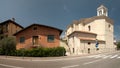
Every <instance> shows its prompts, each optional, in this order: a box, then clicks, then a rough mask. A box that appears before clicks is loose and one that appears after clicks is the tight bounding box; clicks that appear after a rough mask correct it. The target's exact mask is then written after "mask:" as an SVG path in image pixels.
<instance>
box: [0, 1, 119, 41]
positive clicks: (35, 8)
mask: <svg viewBox="0 0 120 68" xmlns="http://www.w3.org/2000/svg"><path fill="white" fill-rule="evenodd" d="M101 4H103V5H105V6H106V7H107V8H108V11H109V14H108V15H109V17H110V18H111V19H113V20H114V27H115V29H114V30H115V31H114V34H115V37H116V39H117V40H120V0H0V22H2V21H5V20H8V19H11V18H13V17H14V18H15V21H16V22H17V23H19V24H20V25H22V26H24V27H26V26H28V25H30V24H32V23H38V24H44V25H49V26H53V27H57V28H60V29H62V30H65V29H66V27H67V25H69V24H70V23H72V21H73V20H79V19H81V18H88V17H92V16H96V15H97V14H96V9H97V7H98V6H100V5H101Z"/></svg>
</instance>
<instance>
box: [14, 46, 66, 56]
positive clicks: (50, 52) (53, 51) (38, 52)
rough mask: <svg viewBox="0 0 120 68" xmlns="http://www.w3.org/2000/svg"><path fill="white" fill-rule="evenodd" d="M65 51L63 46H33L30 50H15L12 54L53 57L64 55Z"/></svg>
mask: <svg viewBox="0 0 120 68" xmlns="http://www.w3.org/2000/svg"><path fill="white" fill-rule="evenodd" d="M65 53H66V51H65V48H63V47H56V48H41V47H40V48H34V49H30V50H23V49H21V50H16V51H15V53H14V54H12V55H13V56H27V57H54V56H64V55H65Z"/></svg>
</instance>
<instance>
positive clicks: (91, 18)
mask: <svg viewBox="0 0 120 68" xmlns="http://www.w3.org/2000/svg"><path fill="white" fill-rule="evenodd" d="M98 19H105V20H106V21H107V22H108V23H111V24H113V20H112V19H110V18H109V17H107V16H93V17H90V18H83V19H80V20H74V21H73V22H72V24H70V25H68V27H67V28H69V27H70V26H72V25H73V24H79V23H83V24H87V23H91V22H92V21H95V20H98Z"/></svg>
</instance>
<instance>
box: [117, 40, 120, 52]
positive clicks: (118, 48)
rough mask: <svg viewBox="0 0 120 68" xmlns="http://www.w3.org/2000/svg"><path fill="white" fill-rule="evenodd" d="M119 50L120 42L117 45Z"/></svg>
mask: <svg viewBox="0 0 120 68" xmlns="http://www.w3.org/2000/svg"><path fill="white" fill-rule="evenodd" d="M117 50H120V42H118V43H117Z"/></svg>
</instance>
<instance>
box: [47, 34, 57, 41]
mask: <svg viewBox="0 0 120 68" xmlns="http://www.w3.org/2000/svg"><path fill="white" fill-rule="evenodd" d="M54 39H55V38H54V35H48V36H47V41H48V42H54Z"/></svg>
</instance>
